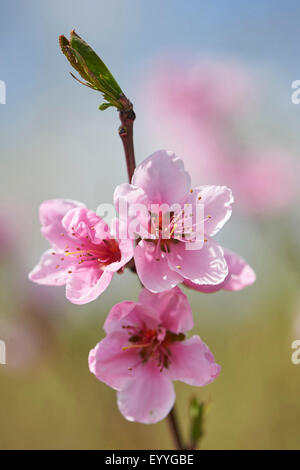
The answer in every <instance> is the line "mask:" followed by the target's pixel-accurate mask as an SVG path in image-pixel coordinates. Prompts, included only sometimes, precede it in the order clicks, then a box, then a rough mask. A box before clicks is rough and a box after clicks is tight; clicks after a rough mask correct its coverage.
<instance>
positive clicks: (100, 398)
mask: <svg viewBox="0 0 300 470" xmlns="http://www.w3.org/2000/svg"><path fill="white" fill-rule="evenodd" d="M0 7H1V14H0V36H1V47H0V64H1V65H0V80H3V81H4V82H5V83H6V93H7V95H6V104H5V105H2V104H0V136H1V148H0V152H1V176H2V177H1V187H0V191H1V199H0V277H1V283H0V295H1V299H0V340H3V341H5V342H6V345H7V364H6V365H1V364H0V423H1V424H0V448H1V449H15V448H19V449H53V448H58V449H65V448H68V449H126V448H127V449H168V448H171V447H172V443H171V440H170V436H169V434H168V429H167V423H166V422H165V421H163V422H161V423H158V424H156V425H152V426H147V425H141V424H134V423H129V422H126V421H125V420H124V418H123V417H122V416H121V415H120V413H119V412H118V409H117V406H116V397H115V392H114V391H113V390H111V389H109V388H108V387H107V386H106V385H104V384H102V383H100V382H98V381H97V380H96V379H95V377H94V376H93V375H91V374H90V373H89V370H88V366H87V356H88V352H89V350H90V349H91V348H92V347H94V345H95V344H96V343H97V342H98V341H99V340H100V339H101V338H102V337H103V330H102V325H103V322H104V319H105V317H106V315H107V313H108V312H109V310H110V308H111V307H112V306H113V305H114V304H115V303H117V302H120V301H122V300H125V299H126V300H136V299H137V296H138V292H139V285H138V282H137V279H136V278H135V276H134V275H132V274H131V273H130V272H126V273H125V274H124V275H122V276H115V278H114V280H113V283H112V284H111V285H110V287H109V289H108V290H107V291H106V292H105V293H104V294H103V295H102V296H101V297H100V298H99V299H98V300H96V301H95V302H93V303H91V304H88V305H85V306H76V305H72V304H70V303H69V302H68V301H67V300H66V299H65V296H64V289H63V288H54V287H53V288H47V287H39V286H37V285H34V284H32V283H30V282H29V281H28V280H27V275H28V272H29V271H30V270H31V269H32V268H33V266H34V265H35V264H36V262H37V261H38V259H39V256H40V254H41V252H42V250H44V249H46V248H47V247H48V245H47V242H46V241H45V240H44V239H43V238H42V236H41V234H40V231H39V220H38V207H39V204H40V203H41V202H42V201H43V200H46V199H51V198H72V199H76V200H79V201H83V202H85V203H86V204H87V206H88V207H89V208H91V209H96V207H97V206H98V204H99V203H100V202H112V194H113V191H114V188H115V186H116V185H117V184H120V183H122V182H125V181H126V179H127V175H126V168H125V163H124V158H123V153H122V147H121V142H120V141H119V137H118V135H117V128H118V125H119V123H118V116H117V113H116V112H114V111H112V110H108V111H106V112H100V111H98V109H97V107H98V105H99V104H100V103H101V102H102V100H101V96H100V94H97V93H96V92H94V91H92V90H88V89H87V88H85V87H82V86H80V85H79V84H78V83H76V82H75V81H74V80H73V79H72V78H71V77H70V75H69V74H68V72H69V71H70V66H69V64H68V63H67V61H66V59H65V58H64V57H63V55H62V54H61V52H60V51H59V48H58V36H59V34H65V35H67V34H68V33H69V32H70V31H71V29H73V28H75V29H76V31H77V33H78V34H80V35H81V36H82V37H83V38H85V39H86V40H87V41H88V42H89V44H91V45H92V47H94V49H95V50H96V51H97V52H98V53H99V55H101V57H102V58H103V60H104V61H105V63H106V64H107V65H108V67H109V68H110V69H111V70H112V72H113V74H114V76H115V77H116V79H117V81H118V82H119V83H120V85H121V87H122V88H123V90H124V91H125V93H126V94H127V96H128V97H129V98H130V99H131V100H132V102H133V103H134V105H135V110H136V114H137V120H136V124H135V144H136V157H137V162H138V163H140V162H141V161H142V160H143V159H144V158H145V157H147V156H148V155H149V154H151V153H152V152H153V151H155V150H157V149H159V148H167V149H170V150H174V151H175V152H176V153H177V154H179V155H180V156H181V157H182V158H183V159H184V161H185V164H186V167H187V168H188V169H189V171H190V172H191V174H192V178H193V181H194V183H196V184H217V183H222V184H226V185H228V186H230V187H232V189H233V191H234V195H235V200H236V202H235V205H234V211H233V216H232V218H231V220H230V221H229V222H228V223H227V225H226V226H225V228H224V229H223V230H222V231H221V233H220V236H218V239H219V241H220V242H221V243H222V245H224V246H226V247H228V248H230V249H232V250H234V251H236V252H238V253H239V254H241V255H242V256H243V257H245V258H246V259H247V261H248V262H249V264H250V265H251V266H252V267H253V268H254V270H255V271H256V274H257V281H256V283H255V284H254V285H252V286H250V287H248V288H246V289H245V290H243V291H241V292H236V293H232V292H224V291H221V292H219V293H216V294H200V293H197V292H192V291H187V289H185V293H187V294H188V296H189V299H190V301H191V304H192V308H193V313H194V318H195V332H196V333H198V334H200V336H201V338H202V339H203V340H204V341H205V342H206V343H207V344H208V345H209V347H210V349H211V350H212V351H213V353H214V355H215V358H216V361H217V362H218V363H219V364H221V365H222V372H221V374H220V376H219V377H218V379H217V380H216V381H215V383H213V384H211V385H209V386H208V387H206V388H203V389H201V388H199V389H198V388H192V387H189V386H187V385H184V384H179V383H178V384H176V392H177V408H178V412H179V418H180V421H181V423H182V427H183V430H184V433H185V434H186V433H187V426H188V417H187V409H188V401H189V399H190V397H191V395H195V396H197V397H198V398H199V399H203V400H209V401H210V403H211V409H210V413H209V415H208V417H207V420H206V423H205V436H204V438H203V441H202V448H203V449H295V448H299V446H300V444H299V443H300V398H299V396H300V395H299V390H300V365H299V366H296V365H294V364H292V362H291V354H292V352H293V350H292V348H291V343H292V342H293V341H294V340H295V339H300V286H299V272H300V242H299V224H300V211H299V151H300V134H299V124H300V106H297V105H295V104H293V103H292V101H291V95H292V92H293V90H292V88H291V84H292V82H293V81H294V80H297V79H300V63H299V60H298V59H299V50H298V42H299V41H298V38H299V17H300V4H299V2H297V1H296V0H290V1H289V2H288V3H287V4H286V5H285V8H283V5H282V2H281V1H279V0H272V1H270V0H265V1H264V2H261V1H259V0H251V1H250V0H247V1H244V2H240V1H238V0H228V1H227V2H224V1H221V0H216V1H214V2H211V1H209V0H206V1H198V0H190V1H189V2H183V1H179V0H178V1H177V0H165V1H164V2H161V1H159V0H153V1H152V2H146V1H139V0H130V1H127V2H125V1H124V0H111V1H110V2H109V3H108V2H105V1H104V0H103V1H102V0H86V1H85V2H83V1H79V0H65V1H64V2H61V1H58V0H52V1H51V2H50V1H49V0H48V1H47V0H44V1H42V2H41V1H38V0H28V1H26V2H24V1H22V0H11V1H10V2H8V1H4V0H2V1H1V2H0Z"/></svg>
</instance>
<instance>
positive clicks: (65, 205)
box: [39, 199, 85, 249]
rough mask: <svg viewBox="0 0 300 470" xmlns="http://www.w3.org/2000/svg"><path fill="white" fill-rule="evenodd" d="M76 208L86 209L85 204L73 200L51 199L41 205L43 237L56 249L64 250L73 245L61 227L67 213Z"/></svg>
mask: <svg viewBox="0 0 300 470" xmlns="http://www.w3.org/2000/svg"><path fill="white" fill-rule="evenodd" d="M75 207H85V206H84V204H82V203H81V202H78V201H73V200H71V199H51V200H49V201H44V202H43V203H42V204H41V205H40V210H39V213H40V221H41V225H42V227H41V231H42V234H43V236H44V237H45V238H46V239H47V240H48V241H49V242H50V244H51V245H52V246H54V247H56V248H61V249H64V248H65V247H66V244H69V243H72V239H71V238H69V237H68V236H67V234H66V232H65V230H64V228H63V227H62V225H61V222H62V219H63V217H64V216H65V215H66V213H67V212H68V211H69V210H71V209H74V208H75Z"/></svg>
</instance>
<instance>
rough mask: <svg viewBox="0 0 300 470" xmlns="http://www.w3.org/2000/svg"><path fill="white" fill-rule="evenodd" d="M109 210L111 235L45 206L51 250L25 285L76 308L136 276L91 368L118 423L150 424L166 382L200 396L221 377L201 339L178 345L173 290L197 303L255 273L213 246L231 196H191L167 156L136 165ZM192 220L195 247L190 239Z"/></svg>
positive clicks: (68, 204)
mask: <svg viewBox="0 0 300 470" xmlns="http://www.w3.org/2000/svg"><path fill="white" fill-rule="evenodd" d="M114 203H115V207H116V210H117V211H118V212H119V218H118V219H115V220H113V223H112V227H111V229H110V228H109V226H108V224H107V223H106V221H105V220H103V219H102V218H101V217H99V216H98V215H97V214H96V213H95V212H93V211H90V210H88V209H87V208H86V207H85V206H84V205H83V204H82V203H79V202H76V201H72V200H58V199H56V200H51V201H46V202H44V203H43V204H42V205H41V207H40V220H41V225H42V234H43V235H44V237H45V238H46V239H47V240H48V241H49V243H50V245H51V248H50V249H49V250H47V251H46V252H45V253H44V254H43V255H42V257H41V259H40V261H39V263H38V265H37V266H36V267H35V268H34V269H33V271H32V272H31V273H30V275H29V277H30V279H31V280H32V281H34V282H37V283H39V284H45V285H54V286H61V285H65V286H66V297H67V299H68V300H70V301H71V302H73V303H75V304H84V303H87V302H90V301H92V300H95V299H96V298H97V297H98V296H99V295H100V294H101V293H102V292H103V291H104V290H105V289H106V288H107V287H108V286H109V284H110V282H111V280H112V278H113V276H114V274H115V273H116V272H119V273H122V272H123V271H124V268H126V267H130V268H131V269H135V270H136V272H137V275H138V277H139V279H140V281H141V284H142V285H143V288H142V290H141V293H140V296H139V301H138V303H136V302H130V301H124V302H121V303H119V304H117V305H115V306H114V307H113V308H112V309H111V311H110V313H109V315H108V317H107V319H106V322H105V325H104V330H105V333H106V337H105V338H104V339H103V340H102V341H100V343H99V344H98V345H97V346H96V347H95V348H94V349H93V350H92V351H91V352H90V355H89V367H90V370H91V372H92V373H93V374H95V376H96V377H97V378H98V379H99V380H101V381H103V382H104V383H106V384H107V385H109V386H110V387H112V388H114V389H115V390H117V392H118V406H119V409H120V411H121V413H122V414H123V415H124V416H125V418H127V419H128V420H131V421H139V422H143V423H155V422H157V421H159V420H161V419H163V418H164V417H165V416H166V415H167V414H168V413H169V411H170V410H171V408H172V406H173V404H174V400H175V394H174V388H173V385H172V381H173V380H181V381H183V382H185V383H188V384H190V385H194V386H204V385H207V384H209V383H210V382H212V381H213V380H214V379H215V378H216V377H217V375H218V374H219V371H220V366H219V365H217V364H216V363H215V360H214V357H213V355H212V353H211V352H210V350H209V349H208V347H207V346H206V345H205V343H203V342H202V340H201V339H200V337H199V336H192V337H190V338H187V337H186V333H187V332H188V331H189V330H191V329H192V327H193V318H192V312H191V308H190V306H189V303H188V300H187V297H186V296H185V295H184V294H183V293H182V291H181V289H180V288H179V286H178V285H179V284H181V285H183V286H186V287H188V288H192V289H195V290H197V291H200V292H205V293H209V292H215V291H218V290H220V289H225V290H231V291H235V290H240V289H242V288H243V287H245V286H247V285H249V284H251V283H253V282H254V280H255V273H254V272H253V270H252V268H251V267H250V266H249V265H248V264H247V263H246V262H245V261H244V260H243V259H242V258H240V257H239V256H238V255H236V254H234V253H232V252H230V251H228V250H224V249H223V248H222V247H221V246H220V245H219V244H218V243H217V242H216V241H215V240H214V238H213V237H214V235H215V234H216V233H217V232H218V231H219V230H220V229H221V228H222V227H223V225H224V224H225V222H226V221H227V220H228V219H229V218H230V215H231V210H232V209H231V204H232V203H233V196H232V193H231V191H230V189H228V188H227V187H225V186H198V187H192V186H191V178H190V175H189V174H188V173H187V172H186V171H185V169H184V164H183V162H182V160H180V159H179V158H178V157H177V156H176V155H175V154H174V153H172V152H168V151H165V150H160V151H157V152H155V153H154V154H153V155H151V156H150V157H148V158H147V159H146V160H144V162H143V163H142V164H141V165H139V166H138V167H137V168H136V169H135V172H134V175H133V178H132V181H131V184H121V185H119V186H118V187H117V188H116V190H115V194H114ZM124 204H125V205H126V208H127V209H126V214H125V216H124V213H123V212H122V211H121V210H120V207H121V206H124ZM137 207H138V208H139V210H137ZM153 207H155V208H156V209H155V210H154V211H153ZM174 207H175V208H174ZM199 207H200V208H201V210H200V211H198V208H199ZM198 212H200V214H201V217H200V228H201V229H200V230H199V233H200V237H198V236H195V233H196V235H197V233H198V232H197V230H194V229H195V228H197V227H196V226H197V225H199V220H198V221H197V220H196V216H195V214H197V213H198ZM187 221H188V223H187ZM183 222H184V223H183ZM129 226H130V227H131V229H132V227H134V230H133V231H132V230H129ZM132 232H133V233H134V237H133V236H132ZM124 234H125V235H124Z"/></svg>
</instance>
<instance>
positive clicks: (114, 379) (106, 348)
mask: <svg viewBox="0 0 300 470" xmlns="http://www.w3.org/2000/svg"><path fill="white" fill-rule="evenodd" d="M127 343H128V334H127V332H126V331H124V330H123V331H114V332H113V333H111V334H109V335H108V336H106V337H105V338H104V339H103V340H102V341H100V343H98V344H97V346H96V347H95V348H94V349H92V350H91V351H90V354H89V368H90V371H91V372H92V373H93V374H95V376H96V377H97V379H98V380H101V381H102V382H104V383H106V384H107V385H109V386H110V387H112V388H114V389H115V390H121V388H122V387H123V386H124V385H125V383H126V381H127V380H128V379H129V378H131V377H132V375H133V373H132V371H131V370H130V369H132V368H133V366H134V365H135V364H136V363H137V362H138V360H139V357H138V354H137V351H136V350H135V349H131V350H130V349H128V350H126V351H124V350H123V349H122V348H123V347H124V346H126V345H127Z"/></svg>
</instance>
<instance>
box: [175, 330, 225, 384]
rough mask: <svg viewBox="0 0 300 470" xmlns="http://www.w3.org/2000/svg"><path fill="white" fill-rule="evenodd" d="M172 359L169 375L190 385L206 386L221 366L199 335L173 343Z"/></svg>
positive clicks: (217, 373) (216, 374)
mask: <svg viewBox="0 0 300 470" xmlns="http://www.w3.org/2000/svg"><path fill="white" fill-rule="evenodd" d="M171 352H172V360H171V365H170V367H169V377H170V378H171V379H172V380H180V381H181V382H185V383H187V384H189V385H196V386H198V387H199V386H204V385H207V384H209V383H210V382H212V381H213V380H214V379H215V378H216V377H217V376H218V375H219V373H220V370H221V367H220V366H219V365H218V364H216V363H215V360H214V356H213V355H212V353H211V352H210V350H209V349H208V347H207V346H206V344H205V343H203V341H201V339H200V337H199V336H196V335H195V336H192V337H191V338H189V339H188V340H186V341H183V342H175V343H173V345H172V351H171Z"/></svg>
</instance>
